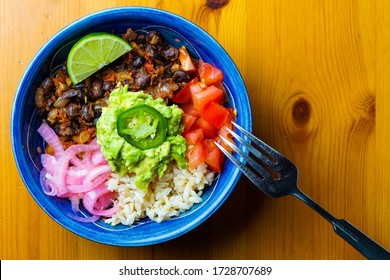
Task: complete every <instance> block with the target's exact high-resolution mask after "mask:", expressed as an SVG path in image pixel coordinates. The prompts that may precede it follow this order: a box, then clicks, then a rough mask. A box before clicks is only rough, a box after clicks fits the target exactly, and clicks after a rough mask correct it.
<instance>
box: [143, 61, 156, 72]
mask: <svg viewBox="0 0 390 280" xmlns="http://www.w3.org/2000/svg"><path fill="white" fill-rule="evenodd" d="M144 67H145V69H146V71H148V73H149V74H153V72H154V68H153V63H152V62H150V61H147V62H146V63H145V64H144Z"/></svg>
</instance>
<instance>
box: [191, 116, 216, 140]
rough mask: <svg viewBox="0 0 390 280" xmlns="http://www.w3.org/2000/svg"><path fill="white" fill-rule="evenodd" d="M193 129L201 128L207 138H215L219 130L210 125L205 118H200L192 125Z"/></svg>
mask: <svg viewBox="0 0 390 280" xmlns="http://www.w3.org/2000/svg"><path fill="white" fill-rule="evenodd" d="M192 128H193V129H198V128H201V129H202V130H203V135H204V136H205V137H206V138H215V137H216V136H217V134H218V129H217V128H215V127H214V126H212V125H211V124H209V123H208V122H207V121H206V120H205V119H204V118H202V117H199V118H197V119H196V120H195V122H194V124H193V125H192Z"/></svg>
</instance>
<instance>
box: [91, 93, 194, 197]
mask: <svg viewBox="0 0 390 280" xmlns="http://www.w3.org/2000/svg"><path fill="white" fill-rule="evenodd" d="M182 114H183V111H182V110H181V109H180V108H179V107H178V106H177V105H171V106H167V105H166V103H165V101H164V100H163V99H162V98H157V99H154V98H153V97H152V96H151V95H148V94H145V93H143V92H142V91H140V92H130V91H128V87H127V86H124V87H122V88H117V89H115V90H113V91H112V92H111V95H110V98H109V106H108V107H106V108H103V110H102V115H101V117H100V118H99V121H98V122H97V125H96V129H97V139H98V144H100V145H101V150H102V153H103V155H104V157H105V158H106V160H107V162H108V164H109V165H110V167H111V169H112V171H114V172H117V173H119V174H121V175H123V174H125V173H126V172H131V173H135V175H136V178H135V185H136V186H137V187H138V188H139V189H141V190H143V191H147V189H148V186H149V183H150V181H151V180H152V179H153V178H154V177H155V176H159V177H162V176H163V175H164V172H165V170H166V169H167V165H168V163H169V162H171V161H172V160H175V161H176V162H177V163H178V165H179V167H181V168H187V161H186V149H187V143H186V140H185V139H184V138H183V137H182V136H181V135H180V134H181V133H182V132H183V125H182V124H181V118H182Z"/></svg>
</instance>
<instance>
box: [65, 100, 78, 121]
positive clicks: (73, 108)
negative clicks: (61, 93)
mask: <svg viewBox="0 0 390 280" xmlns="http://www.w3.org/2000/svg"><path fill="white" fill-rule="evenodd" d="M66 114H67V115H68V117H69V119H74V118H76V117H77V116H78V115H79V114H80V105H78V104H76V103H73V102H71V103H69V104H68V106H67V107H66Z"/></svg>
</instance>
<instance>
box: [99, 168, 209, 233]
mask: <svg viewBox="0 0 390 280" xmlns="http://www.w3.org/2000/svg"><path fill="white" fill-rule="evenodd" d="M134 179H135V176H134V175H133V174H127V175H125V176H122V177H121V176H119V175H118V174H115V173H113V174H112V175H111V178H110V179H109V180H108V189H109V190H112V191H116V192H117V193H118V197H117V203H118V206H119V210H118V211H117V212H116V213H115V214H114V215H113V216H112V217H111V218H109V219H106V221H105V222H106V223H109V224H111V225H113V226H114V225H117V224H124V225H131V224H133V223H134V222H136V221H138V220H139V219H142V218H144V217H149V218H150V219H151V220H153V221H156V222H162V221H164V220H167V219H170V218H172V217H175V216H178V215H179V214H180V213H182V212H184V211H186V210H188V209H190V208H191V207H192V206H193V205H194V204H195V203H200V202H201V201H202V198H201V195H202V193H203V190H204V188H205V186H207V185H211V183H212V182H213V180H214V173H213V172H210V171H208V170H207V165H206V164H201V165H200V166H198V167H197V168H196V169H194V170H188V169H180V168H179V167H178V166H177V165H174V164H171V165H169V167H168V170H167V171H166V173H165V175H164V176H163V177H162V178H160V179H158V178H156V179H155V180H153V181H152V182H151V184H150V185H149V190H148V192H145V193H144V192H143V191H141V190H140V189H138V188H137V187H136V186H135V184H134Z"/></svg>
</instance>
